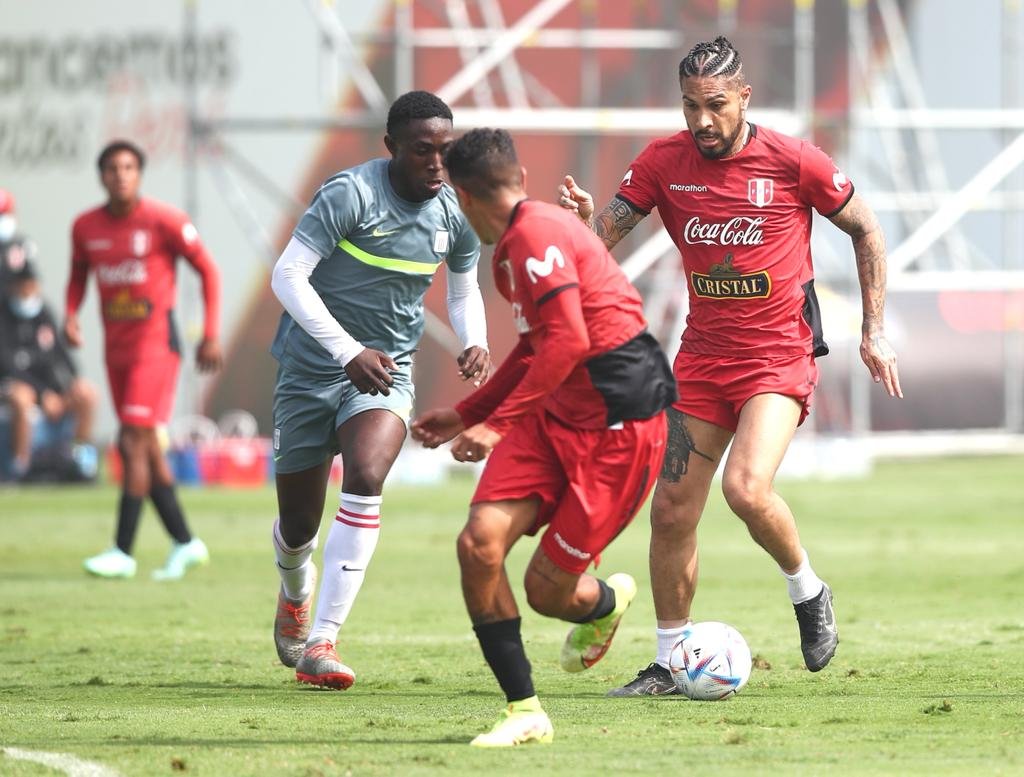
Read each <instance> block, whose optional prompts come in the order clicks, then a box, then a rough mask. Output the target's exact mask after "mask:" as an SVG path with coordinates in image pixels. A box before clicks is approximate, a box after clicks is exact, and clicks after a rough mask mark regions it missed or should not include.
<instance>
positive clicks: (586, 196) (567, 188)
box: [558, 175, 594, 224]
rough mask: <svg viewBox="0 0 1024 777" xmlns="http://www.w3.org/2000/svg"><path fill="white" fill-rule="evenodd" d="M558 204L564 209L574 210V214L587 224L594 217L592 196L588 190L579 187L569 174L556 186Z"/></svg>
mask: <svg viewBox="0 0 1024 777" xmlns="http://www.w3.org/2000/svg"><path fill="white" fill-rule="evenodd" d="M558 204H559V205H561V206H562V207H563V208H565V209H566V210H574V211H576V215H577V216H579V217H580V219H581V220H582V221H584V222H585V223H587V224H589V223H590V220H591V219H592V218H593V217H594V198H593V197H592V196H591V195H590V192H588V191H586V190H585V189H582V188H580V186H579V184H577V183H576V180H575V179H574V178H573V177H572V176H571V175H567V176H565V180H564V181H563V182H562V184H561V185H560V186H559V187H558Z"/></svg>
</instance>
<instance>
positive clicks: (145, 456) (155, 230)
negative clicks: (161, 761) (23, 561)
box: [64, 140, 221, 580]
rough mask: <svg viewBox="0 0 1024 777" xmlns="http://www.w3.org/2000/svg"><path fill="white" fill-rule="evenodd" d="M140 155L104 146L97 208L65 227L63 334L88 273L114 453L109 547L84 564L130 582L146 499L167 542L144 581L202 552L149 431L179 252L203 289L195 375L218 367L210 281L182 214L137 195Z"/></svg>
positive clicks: (76, 341)
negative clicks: (118, 478) (95, 294)
mask: <svg viewBox="0 0 1024 777" xmlns="http://www.w3.org/2000/svg"><path fill="white" fill-rule="evenodd" d="M144 165H145V156H144V154H143V152H142V150H141V149H139V148H138V147H137V146H136V145H134V144H133V143H130V142H128V141H123V140H119V141H114V142H112V143H110V144H109V145H107V146H106V147H105V148H104V149H103V151H102V152H101V153H100V155H99V160H98V166H99V171H100V181H101V182H102V184H103V188H104V189H106V191H107V202H106V203H105V204H104V205H101V206H100V207H98V208H93V209H92V210H89V211H86V212H85V213H83V214H81V215H80V216H79V217H78V218H77V219H75V223H74V226H73V227H72V230H71V243H72V247H71V248H72V253H71V277H70V280H69V281H68V289H67V302H66V311H65V324H64V333H65V335H66V336H67V339H68V342H69V343H71V344H72V345H74V346H76V347H77V346H80V345H81V344H82V342H83V337H82V328H81V325H80V323H79V320H78V309H79V306H80V305H81V303H82V299H83V298H84V297H85V290H86V283H87V281H88V278H89V274H90V273H93V274H95V275H96V281H97V286H98V287H99V295H100V315H101V317H102V319H103V330H104V333H105V352H106V363H107V378H108V380H109V383H110V393H111V396H112V397H113V400H114V407H115V409H116V411H117V416H118V419H119V420H120V423H121V428H120V431H119V433H118V449H119V450H120V452H121V459H122V461H123V462H124V479H123V483H122V491H121V500H120V504H119V507H118V518H117V532H116V545H115V547H113V548H111V549H110V550H108V551H105V552H103V553H101V554H99V555H98V556H93V557H91V558H88V559H86V560H85V568H86V570H87V571H89V572H90V573H92V574H95V575H100V576H102V577H132V576H133V575H134V574H135V559H134V558H132V555H131V551H132V543H133V541H134V539H135V533H136V529H137V527H138V522H139V514H140V512H141V510H142V500H143V499H145V497H146V496H147V495H148V496H149V498H150V499H151V500H152V501H153V505H154V507H156V510H157V513H158V514H159V516H160V519H161V521H162V522H163V524H164V527H165V528H166V529H167V533H168V534H170V536H171V538H172V539H173V541H174V544H173V547H172V549H171V552H170V555H169V556H168V558H167V562H166V563H165V564H164V566H163V567H162V568H161V569H158V570H155V571H154V573H153V576H154V578H156V579H161V580H169V579H176V578H180V577H181V576H182V575H183V574H184V573H185V570H186V569H187V568H188V567H190V566H193V565H195V564H202V563H205V562H206V561H207V560H208V559H209V554H208V551H207V549H206V546H205V545H204V544H203V541H202V540H200V539H199V538H197V537H194V536H193V535H192V533H191V532H190V531H189V528H188V525H187V523H186V521H185V516H184V514H183V513H182V510H181V505H180V504H179V503H178V498H177V496H176V494H175V492H174V477H173V475H172V473H171V470H170V467H169V466H168V463H167V460H166V459H165V458H164V455H163V451H162V449H161V446H160V442H159V439H158V436H157V427H158V426H160V425H162V424H164V423H166V421H167V419H168V418H169V416H170V412H171V406H172V404H173V402H174V390H175V385H176V382H177V377H178V364H179V362H180V356H179V352H180V348H179V343H178V335H177V331H176V329H175V325H174V303H175V263H176V260H177V257H179V256H183V257H184V258H185V259H186V260H187V261H188V263H189V264H190V265H192V267H193V269H195V271H196V272H197V273H199V276H200V277H201V278H202V283H203V302H204V305H205V312H206V318H205V327H204V334H203V339H202V341H201V342H200V343H199V347H198V349H197V351H196V362H197V364H198V365H199V369H200V370H201V371H203V372H206V371H210V370H215V369H217V368H218V367H219V366H220V363H221V351H220V345H219V344H218V341H217V327H218V317H219V314H218V310H219V306H220V280H219V275H218V272H217V268H216V265H214V263H213V260H212V259H211V257H210V255H209V253H208V252H207V250H206V248H205V247H204V246H203V244H202V242H200V240H199V236H198V234H197V233H196V229H195V227H194V226H192V223H191V222H190V221H189V218H188V216H186V215H185V214H184V213H182V212H181V211H178V210H176V209H174V208H172V207H170V206H169V205H165V204H163V203H161V202H157V201H156V200H151V199H148V198H143V197H141V196H140V195H139V185H140V182H141V177H142V168H143V166H144Z"/></svg>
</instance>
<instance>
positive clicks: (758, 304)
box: [618, 125, 853, 358]
mask: <svg viewBox="0 0 1024 777" xmlns="http://www.w3.org/2000/svg"><path fill="white" fill-rule="evenodd" d="M750 132H751V136H750V140H749V142H748V143H747V145H746V146H745V147H744V148H743V149H742V150H741V151H740V152H739V153H738V154H736V155H734V156H731V157H727V158H724V159H705V158H704V157H703V156H701V154H700V152H699V151H698V150H697V146H696V144H695V143H694V142H693V138H692V137H691V136H690V133H689V131H683V132H680V133H678V134H676V135H673V136H672V137H669V138H662V139H660V140H655V141H654V142H652V143H651V144H650V145H648V146H647V148H645V149H644V150H643V152H641V154H640V156H638V157H637V158H636V160H635V161H634V162H633V164H632V165H631V166H630V168H629V170H628V171H627V172H626V175H625V177H624V178H623V179H622V183H621V184H620V185H619V191H618V196H619V197H621V198H622V199H624V200H626V201H628V202H629V203H631V204H632V205H633V206H634V207H636V208H637V209H638V210H640V211H642V212H644V213H649V212H650V211H651V210H653V209H654V208H657V209H658V213H659V214H660V215H661V219H662V221H663V222H664V224H665V228H666V229H667V230H668V232H669V234H670V235H671V236H672V240H673V241H674V242H675V244H676V246H677V247H678V248H679V252H680V253H681V254H682V257H683V268H684V270H685V272H686V281H687V288H688V290H689V294H690V312H689V315H688V316H687V318H686V331H685V332H684V333H683V341H682V345H681V350H683V351H689V352H692V353H704V354H714V355H721V356H752V357H755V356H756V357H761V358H763V357H774V356H779V357H785V356H790V355H796V354H802V353H815V354H816V355H822V354H824V353H828V348H827V346H826V345H825V343H824V340H823V339H822V335H821V321H820V316H819V312H818V302H817V298H816V296H815V294H814V270H813V267H812V265H811V208H814V209H815V210H817V211H818V212H819V213H821V214H822V215H823V216H833V215H835V214H836V213H838V212H839V211H840V210H842V208H843V207H844V206H845V205H846V203H847V202H848V201H849V199H850V197H852V196H853V184H852V183H851V182H850V180H849V179H847V178H846V176H845V175H843V173H842V172H840V171H839V169H838V168H837V167H836V166H835V164H834V163H833V162H832V160H831V159H830V158H829V157H828V155H826V154H825V153H824V152H823V151H821V149H819V148H817V147H816V146H814V145H812V144H811V143H808V142H806V141H803V140H799V139H797V138H792V137H789V136H787V135H783V134H780V133H778V132H773V131H772V130H768V129H765V128H764V127H755V126H754V125H750Z"/></svg>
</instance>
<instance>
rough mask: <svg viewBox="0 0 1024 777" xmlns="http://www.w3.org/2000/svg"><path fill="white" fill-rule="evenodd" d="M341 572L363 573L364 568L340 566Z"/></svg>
mask: <svg viewBox="0 0 1024 777" xmlns="http://www.w3.org/2000/svg"><path fill="white" fill-rule="evenodd" d="M341 571H342V572H365V571H366V568H365V567H350V566H349V565H348V564H342V565H341Z"/></svg>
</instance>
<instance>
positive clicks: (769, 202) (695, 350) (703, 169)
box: [559, 37, 903, 696]
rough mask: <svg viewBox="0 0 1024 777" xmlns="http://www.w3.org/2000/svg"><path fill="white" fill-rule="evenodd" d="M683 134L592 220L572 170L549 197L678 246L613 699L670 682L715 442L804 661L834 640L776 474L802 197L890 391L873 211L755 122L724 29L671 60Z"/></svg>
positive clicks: (809, 297)
mask: <svg viewBox="0 0 1024 777" xmlns="http://www.w3.org/2000/svg"><path fill="white" fill-rule="evenodd" d="M679 84H680V89H681V91H682V97H683V112H684V115H685V117H686V124H687V128H688V131H683V132H680V133H678V134H676V135H673V136H672V137H669V138H663V139H660V140H655V141H654V142H652V143H651V144H650V145H648V146H647V148H646V149H644V151H643V152H642V153H641V154H640V156H639V157H637V159H636V160H635V161H634V162H633V164H632V165H631V166H630V168H629V170H628V171H627V172H626V175H625V177H624V178H623V179H622V182H621V184H620V186H619V192H618V194H617V195H616V196H615V198H614V199H613V200H612V201H611V202H610V203H609V204H608V205H607V206H606V207H605V208H604V210H602V211H601V212H600V213H599V214H598V215H597V217H596V219H595V218H594V202H593V198H592V197H591V196H590V195H589V194H588V193H587V192H586V191H584V190H583V189H581V188H580V187H579V186H578V185H577V184H576V182H575V181H574V180H573V179H572V177H571V176H567V177H566V180H565V183H564V184H563V185H562V186H561V187H560V192H559V194H560V200H559V202H560V204H561V205H562V206H563V207H565V208H568V209H570V210H576V211H577V213H578V215H579V216H580V218H581V219H583V221H585V222H586V223H587V224H589V225H590V226H592V227H593V228H594V230H595V232H596V233H597V235H598V236H599V237H600V238H601V239H602V240H603V241H604V243H605V245H606V246H608V248H609V249H611V248H612V247H613V246H615V245H616V244H617V243H618V242H619V240H621V239H622V238H623V237H624V236H625V235H626V234H627V233H628V232H629V231H630V230H631V229H633V227H635V226H636V225H637V224H638V223H639V222H640V221H641V220H642V219H643V218H644V217H646V216H647V215H648V214H649V213H650V211H651V210H652V209H654V208H657V209H658V213H659V214H660V215H661V218H662V221H663V222H664V223H665V228H666V229H667V230H668V231H669V234H671V236H672V239H673V240H674V241H675V243H676V245H677V246H678V248H679V251H680V253H681V254H682V257H683V267H684V269H685V271H686V276H687V287H688V291H689V298H690V313H689V315H688V316H687V319H686V324H687V328H686V331H685V332H684V334H683V340H682V343H681V345H680V349H679V354H678V356H677V357H676V360H675V374H676V379H677V383H678V387H679V396H680V398H679V401H678V402H676V404H675V405H674V406H673V408H672V409H671V410H669V413H668V415H669V442H668V447H667V451H666V454H665V463H664V466H663V468H662V471H661V475H660V476H659V478H658V485H657V487H656V488H655V492H654V500H653V503H652V510H651V555H650V565H651V587H652V589H653V593H654V607H655V612H656V615H657V618H658V629H657V638H658V649H657V654H656V657H655V661H654V662H653V663H652V664H651V665H650V666H648V667H647V668H646V669H643V670H641V671H640V672H639V673H638V675H637V677H636V679H634V680H633V681H632V682H630V683H628V684H627V685H625V686H624V687H622V688H616V689H614V690H612V691H611V692H610V695H613V696H641V695H660V694H667V693H675V692H676V688H675V685H674V683H673V682H672V678H671V676H670V675H669V672H668V669H667V667H668V656H669V651H670V650H671V648H672V645H673V643H674V642H675V641H676V640H677V639H678V638H679V635H680V633H681V632H682V629H683V627H684V626H685V624H686V623H687V622H689V620H690V605H691V603H692V601H693V594H694V590H695V587H696V583H697V533H696V532H697V523H698V521H699V520H700V516H701V513H702V512H703V509H704V505H705V503H706V501H707V496H708V492H709V491H710V488H711V479H712V477H713V475H714V473H715V470H716V469H717V468H718V464H719V461H720V460H721V458H722V456H723V454H724V453H725V450H726V447H727V446H728V444H729V442H730V441H731V442H732V449H731V452H730V454H729V459H728V461H727V462H726V464H725V472H724V474H723V482H722V488H723V491H724V492H725V497H726V500H727V501H728V503H729V506H730V507H731V508H732V510H733V512H735V513H736V515H738V516H739V517H740V518H741V519H742V520H743V521H744V522H745V523H746V525H747V529H748V530H749V531H750V534H751V536H752V537H753V538H754V540H755V541H756V542H757V543H758V544H759V545H761V546H762V547H763V548H764V549H765V550H766V551H768V553H769V554H770V555H771V556H772V558H773V559H775V561H776V563H778V565H779V567H780V568H781V571H782V573H783V575H784V576H785V578H786V581H787V585H788V589H789V594H790V598H791V600H792V602H793V604H794V608H795V610H796V616H797V622H798V625H799V628H800V641H801V650H802V653H803V656H804V661H805V663H806V664H807V668H808V669H810V670H811V671H812V672H814V671H818V670H820V669H822V668H824V667H825V666H826V665H827V664H828V662H829V661H830V660H831V658H832V656H833V655H834V654H835V649H836V645H837V644H838V641H839V636H838V631H837V629H836V625H835V618H834V613H833V610H832V592H831V590H830V589H829V587H828V586H827V585H825V584H824V583H823V582H822V581H821V580H820V579H819V578H818V577H817V575H815V573H814V571H813V570H812V568H811V565H810V562H809V561H808V558H807V554H806V552H805V551H804V549H803V547H802V545H801V543H800V537H799V534H798V533H797V528H796V523H795V521H794V519H793V514H792V512H791V511H790V509H789V507H788V505H787V504H786V503H785V502H784V501H783V500H782V498H781V497H780V496H779V495H778V494H777V493H776V492H775V490H774V486H773V481H774V478H775V472H776V470H777V469H778V467H779V464H780V463H781V462H782V458H783V456H784V455H785V453H786V449H787V448H788V446H789V443H790V440H792V438H793V435H794V433H795V432H796V428H797V426H798V425H799V424H800V423H801V422H802V421H803V419H804V418H805V417H806V415H807V413H808V411H809V410H810V405H811V395H812V392H813V390H814V386H815V383H816V382H817V367H816V366H815V362H814V359H815V357H816V356H822V355H824V354H826V353H828V346H827V345H826V344H825V342H824V340H823V339H822V334H821V322H820V317H819V315H818V302H817V298H816V297H815V294H814V277H813V268H812V265H811V252H810V233H811V208H814V209H815V210H817V211H818V212H819V213H821V214H822V215H824V216H825V217H827V218H828V219H829V220H830V221H832V223H833V224H835V225H836V226H837V227H839V228H840V229H841V230H843V231H844V232H846V233H847V234H848V235H850V237H851V239H852V241H853V249H854V254H855V255H856V260H857V272H858V277H859V280H860V287H861V296H862V300H863V312H864V320H863V327H862V340H861V346H860V353H861V357H862V358H863V360H864V363H865V364H866V365H867V368H868V370H869V371H870V373H871V376H872V377H873V378H874V380H875V381H876V382H879V383H881V384H882V386H883V387H884V389H885V390H886V392H887V393H888V394H889V395H890V396H893V397H902V396H903V393H902V391H901V389H900V382H899V376H898V374H897V370H896V354H895V353H894V352H893V349H892V348H891V347H890V345H889V343H888V342H887V341H886V339H885V336H884V334H883V326H882V319H883V307H884V301H885V243H884V239H883V236H882V231H881V229H880V227H879V225H878V221H877V220H876V218H875V215H874V213H872V211H871V209H870V208H869V207H868V206H867V204H866V203H865V202H864V201H863V200H862V199H861V198H860V197H859V196H858V195H856V194H854V191H853V184H852V183H851V182H850V181H849V179H847V178H846V176H845V175H844V174H843V173H842V172H841V171H839V170H838V169H837V168H836V167H835V165H834V164H833V163H832V160H831V159H829V158H828V156H826V155H825V154H824V153H823V152H822V151H821V150H819V149H818V148H816V147H815V146H813V145H811V144H810V143H807V142H805V141H801V140H798V139H796V138H791V137H787V136H785V135H782V134H780V133H777V132H772V131H770V130H766V129H764V128H762V127H755V126H754V125H753V124H750V123H749V122H748V121H747V120H746V118H745V114H746V109H747V103H748V101H749V100H750V93H751V88H750V85H749V84H748V83H747V82H746V79H745V77H744V75H743V69H742V63H741V61H740V55H739V53H738V52H737V51H736V49H735V48H733V46H732V44H731V43H729V41H728V40H726V39H725V38H724V37H719V38H717V39H716V40H715V41H713V42H707V43H699V44H698V45H696V46H694V48H693V49H691V50H690V52H689V53H688V54H687V55H686V57H685V58H684V59H683V60H682V62H680V64H679Z"/></svg>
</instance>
